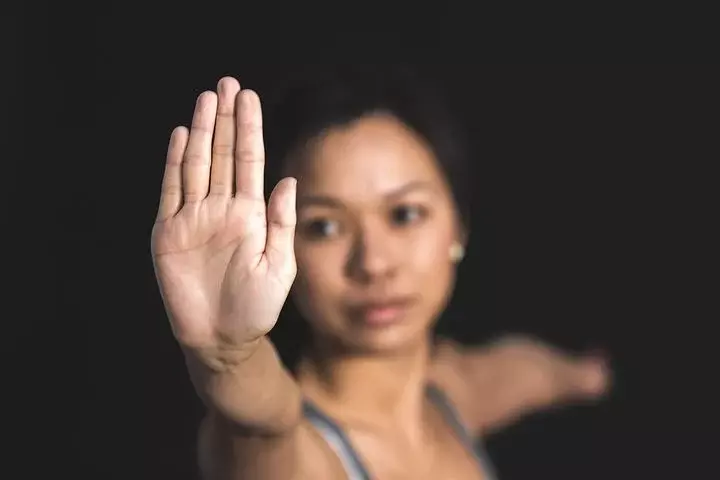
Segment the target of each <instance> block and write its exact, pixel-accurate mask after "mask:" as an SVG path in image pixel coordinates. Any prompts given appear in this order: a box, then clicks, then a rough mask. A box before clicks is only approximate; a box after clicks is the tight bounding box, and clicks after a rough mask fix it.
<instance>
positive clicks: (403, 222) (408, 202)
mask: <svg viewBox="0 0 720 480" xmlns="http://www.w3.org/2000/svg"><path fill="white" fill-rule="evenodd" d="M295 168H296V169H295V170H293V171H292V172H291V173H292V174H294V175H296V176H297V178H298V180H299V182H298V197H297V212H298V227H297V233H296V238H295V252H296V256H297V262H298V276H297V279H296V282H295V285H294V287H293V297H294V299H295V301H296V304H297V306H298V308H299V310H300V311H301V313H302V314H303V316H304V317H305V318H306V320H307V321H308V322H309V323H310V325H311V327H312V330H313V334H314V337H315V339H316V340H320V341H329V342H331V343H332V344H334V345H336V346H337V345H339V346H341V347H342V348H349V349H351V350H353V351H362V352H373V351H374V352H379V351H390V350H396V349H401V348H403V347H408V346H411V345H414V344H417V342H418V341H424V340H425V339H426V338H427V335H428V333H429V330H430V328H432V324H433V322H434V320H435V319H436V318H437V316H438V315H439V313H440V312H441V311H442V310H443V308H444V307H445V304H446V302H447V300H448V298H449V296H450V293H451V291H452V287H453V283H454V279H455V265H454V264H453V262H452V260H451V259H450V253H449V252H450V249H451V247H452V246H453V244H454V243H456V242H460V243H462V240H463V239H462V235H461V229H460V226H459V220H458V215H457V210H456V208H455V204H454V202H453V200H452V194H451V192H450V190H449V186H448V184H447V182H446V180H445V177H444V175H443V174H442V172H441V171H440V169H439V166H438V164H437V162H436V160H435V157H434V155H433V153H432V151H431V149H430V148H429V146H428V145H426V144H425V143H424V141H423V140H422V139H421V138H420V137H419V136H417V135H416V134H415V133H413V132H412V131H411V130H410V129H409V128H407V127H406V126H405V125H404V124H403V123H401V122H399V121H398V120H396V119H395V118H394V117H392V116H389V115H380V114H378V115H372V116H366V117H363V118H361V119H359V120H357V121H356V122H354V123H352V124H350V125H347V126H344V127H339V128H336V129H332V130H330V131H328V132H326V133H325V134H324V135H322V136H321V137H320V138H318V139H317V140H316V141H315V142H314V143H313V144H312V146H311V148H310V150H309V153H308V155H306V156H305V158H304V160H303V161H302V162H300V164H299V165H296V167H295Z"/></svg>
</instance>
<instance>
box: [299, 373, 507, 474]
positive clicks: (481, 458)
mask: <svg viewBox="0 0 720 480" xmlns="http://www.w3.org/2000/svg"><path fill="white" fill-rule="evenodd" d="M426 394H427V396H428V397H429V398H430V401H432V402H433V403H434V404H435V406H436V407H437V408H438V409H439V410H440V412H441V413H442V415H443V416H444V417H445V421H447V422H448V423H449V424H450V426H451V427H452V429H453V431H454V432H455V434H456V435H457V436H458V438H459V439H460V442H461V443H462V444H463V445H464V446H465V447H466V448H467V449H468V450H469V451H470V452H471V453H472V455H473V457H474V458H475V460H476V462H477V464H478V468H479V469H480V471H481V472H482V473H483V478H484V479H488V480H495V479H496V478H497V477H496V476H495V472H494V471H493V470H492V466H491V464H490V461H489V459H488V457H487V454H486V453H485V449H484V448H483V447H482V445H480V443H479V442H477V441H476V440H474V439H473V438H472V437H471V435H470V434H469V432H468V431H467V429H466V428H465V426H464V425H463V424H462V422H461V421H460V417H459V416H458V414H457V412H456V411H455V408H454V407H453V405H452V404H451V403H450V400H449V399H448V398H447V396H446V395H445V394H444V393H443V392H442V390H440V389H439V388H437V387H435V386H433V385H428V387H427V388H426ZM303 411H304V414H305V418H307V419H308V421H309V422H310V423H312V424H313V426H314V427H315V428H316V429H317V430H318V432H319V433H320V435H322V437H323V438H324V439H325V441H326V442H327V443H328V445H330V447H331V448H332V449H333V450H334V451H335V453H336V454H337V456H338V457H339V458H340V461H341V462H342V464H343V466H344V467H345V471H346V472H347V476H348V479H349V480H371V477H370V474H369V473H368V470H367V468H365V465H364V464H363V462H362V460H361V459H360V457H359V456H358V454H357V452H356V451H355V449H354V448H353V446H352V444H351V443H350V439H348V437H347V435H345V433H344V432H343V430H342V429H341V428H340V426H339V425H338V424H337V423H335V422H334V421H333V420H332V419H331V418H330V417H328V416H327V415H325V414H324V413H323V412H322V411H321V410H320V409H319V408H317V407H316V406H315V405H313V404H312V403H311V402H309V401H308V400H305V402H304V403H303Z"/></svg>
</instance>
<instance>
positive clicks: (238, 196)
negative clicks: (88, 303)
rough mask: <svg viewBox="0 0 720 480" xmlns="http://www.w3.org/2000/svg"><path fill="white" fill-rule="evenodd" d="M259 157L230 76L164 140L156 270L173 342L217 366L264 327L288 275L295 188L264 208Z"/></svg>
mask: <svg viewBox="0 0 720 480" xmlns="http://www.w3.org/2000/svg"><path fill="white" fill-rule="evenodd" d="M264 156H265V152H264V145H263V132H262V112H261V106H260V99H259V97H258V95H257V94H256V93H255V92H253V91H251V90H242V91H241V89H240V85H239V83H238V82H237V81H236V80H235V79H233V78H223V79H221V80H220V82H219V83H218V87H217V93H214V92H205V93H203V94H201V95H200V96H199V97H198V99H197V104H196V107H195V113H194V115H193V120H192V126H191V128H190V130H189V131H188V129H187V128H185V127H178V128H176V129H175V130H174V131H173V133H172V135H171V138H170V145H169V148H168V153H167V164H166V167H165V174H164V178H163V184H162V194H161V198H160V206H159V209H158V215H157V220H156V223H155V226H154V228H153V232H152V253H153V260H154V266H155V273H156V276H157V280H158V283H159V285H160V291H161V294H162V297H163V301H164V303H165V308H166V310H167V312H168V315H169V317H170V321H171V324H172V327H173V332H174V334H175V336H176V338H177V339H178V341H179V342H180V344H181V345H182V346H183V347H185V348H186V349H188V348H189V349H191V350H193V351H196V352H201V353H202V357H203V359H204V362H206V363H208V364H213V363H215V364H216V365H215V366H217V367H219V368H220V367H222V366H223V365H222V364H223V363H225V362H228V361H229V362H232V361H234V360H233V359H232V356H233V352H242V351H243V349H244V347H245V346H246V345H250V344H252V343H253V342H254V341H255V340H257V339H259V338H261V337H262V336H264V335H265V334H266V333H267V332H269V331H270V329H272V327H273V326H274V325H275V322H276V321H277V317H278V315H279V313H280V310H281V308H282V306H283V304H284V302H285V300H286V298H287V295H288V292H289V290H290V286H291V285H292V282H293V280H294V278H295V273H296V264H295V257H294V252H293V240H294V232H295V222H296V214H295V193H296V182H295V179H292V178H285V179H283V180H282V181H281V182H280V183H278V185H277V186H276V187H275V189H274V190H273V192H272V194H271V196H270V200H269V202H268V205H267V208H266V204H265V200H264V195H263V183H264V182H263V180H264V178H263V177H264V165H265V163H264V162H265V158H264ZM209 366H212V365H209Z"/></svg>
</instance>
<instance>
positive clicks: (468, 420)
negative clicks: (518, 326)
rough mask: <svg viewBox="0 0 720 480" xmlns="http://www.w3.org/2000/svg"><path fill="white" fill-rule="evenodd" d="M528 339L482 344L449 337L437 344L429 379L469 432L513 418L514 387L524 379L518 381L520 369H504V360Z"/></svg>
mask: <svg viewBox="0 0 720 480" xmlns="http://www.w3.org/2000/svg"><path fill="white" fill-rule="evenodd" d="M528 342H530V340H527V339H525V338H523V337H519V336H518V337H507V338H503V339H501V340H499V341H497V342H492V343H490V344H487V345H482V346H464V345H461V344H459V343H457V342H454V341H451V340H442V341H440V342H439V343H438V344H437V346H436V350H435V354H434V356H433V360H432V363H431V367H430V378H429V381H430V382H432V383H433V384H435V385H437V386H438V387H439V388H441V389H442V390H443V392H444V393H445V395H447V397H448V398H449V399H450V401H451V402H452V403H453V406H454V407H455V409H456V411H457V412H458V415H459V416H460V420H461V421H462V422H463V423H464V425H465V427H466V428H467V429H468V431H469V432H470V433H471V434H472V435H476V436H477V435H482V434H483V433H486V432H488V431H490V430H494V429H495V428H497V427H498V426H500V425H502V424H503V423H504V422H505V421H506V420H507V419H512V418H514V417H515V415H516V412H515V411H514V410H515V407H516V405H515V403H516V400H517V399H515V398H514V397H517V395H515V393H516V392H515V390H517V388H516V387H518V386H519V385H520V384H524V383H527V382H525V381H522V378H521V377H522V376H524V374H523V372H521V371H517V370H510V369H509V368H506V367H510V365H509V364H508V361H507V360H508V358H512V357H514V356H516V355H515V354H514V353H513V351H514V350H516V349H520V350H522V349H524V348H526V344H527V343H528ZM506 364H508V365H506ZM520 393H522V392H520ZM511 397H512V398H511Z"/></svg>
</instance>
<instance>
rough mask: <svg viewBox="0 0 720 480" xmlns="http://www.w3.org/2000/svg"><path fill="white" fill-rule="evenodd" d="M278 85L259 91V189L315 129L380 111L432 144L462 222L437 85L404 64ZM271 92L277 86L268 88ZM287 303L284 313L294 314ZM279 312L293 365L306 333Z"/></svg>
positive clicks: (456, 155) (460, 162) (332, 71)
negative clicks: (262, 163) (262, 169)
mask: <svg viewBox="0 0 720 480" xmlns="http://www.w3.org/2000/svg"><path fill="white" fill-rule="evenodd" d="M284 81H285V82H286V85H288V86H287V87H286V88H285V89H284V92H281V93H280V94H278V95H276V96H275V98H273V95H272V93H271V94H270V95H269V101H268V96H267V95H265V94H264V93H263V98H264V103H265V104H264V111H265V114H264V117H265V119H264V124H265V128H264V132H265V145H266V156H267V162H266V181H267V185H266V192H268V193H269V192H270V191H271V190H272V187H274V185H275V184H276V183H277V181H278V180H279V178H280V176H281V174H282V173H283V171H284V167H285V166H286V162H288V161H291V159H293V158H296V157H297V156H298V154H302V150H303V149H304V148H305V147H306V146H307V145H308V144H309V143H310V142H311V141H312V140H313V139H315V138H316V137H317V136H318V135H320V134H321V133H323V132H324V131H327V130H328V129H331V128H333V127H340V126H344V125H347V124H349V123H351V122H353V121H355V120H357V119H359V118H361V117H363V116H366V115H369V114H373V113H387V114H390V115H392V116H394V117H395V118H397V119H398V120H400V121H401V122H403V123H404V124H405V125H406V126H408V127H409V128H411V129H412V130H414V131H415V132H416V133H417V134H418V135H420V136H421V137H422V138H423V139H424V140H425V141H426V142H427V144H428V145H429V146H430V147H431V149H432V150H433V153H434V154H435V157H436V159H437V162H438V164H439V166H440V169H441V170H442V172H443V173H444V174H445V177H446V179H447V181H448V184H449V185H450V189H451V192H452V194H453V198H454V200H455V204H456V206H457V208H458V212H459V215H460V219H461V221H462V222H463V224H464V226H465V228H469V218H470V217H469V206H470V203H471V199H470V190H469V185H468V179H469V178H471V175H470V172H469V171H468V167H469V164H468V161H467V152H466V149H465V139H464V136H463V135H462V134H461V132H462V130H460V129H459V128H458V126H457V125H456V124H455V121H454V119H453V116H452V115H451V113H450V108H449V107H448V105H447V104H446V103H445V101H444V100H443V97H441V95H440V94H439V92H438V91H437V90H436V89H435V88H433V86H431V85H430V84H429V83H426V82H424V81H422V80H421V79H420V78H419V76H418V75H417V74H416V73H415V72H413V71H412V70H411V69H409V68H407V67H397V66H392V67H388V66H380V67H377V66H352V67H332V68H317V69H313V71H311V72H308V71H306V72H302V74H301V75H300V77H299V78H287V79H284ZM275 93H277V92H275ZM291 303H292V302H287V304H286V310H285V312H284V314H283V317H284V316H286V315H288V314H289V315H290V316H293V317H299V315H298V313H297V312H296V311H288V310H292V309H293V308H294V307H293V306H292V305H290V304H291ZM293 320H294V319H288V320H287V321H283V319H282V318H281V319H280V321H279V322H278V325H277V326H276V327H275V328H274V329H273V331H272V333H273V335H272V337H273V340H274V342H275V344H276V345H277V346H278V350H279V352H280V354H281V357H282V358H283V361H284V362H285V363H286V365H288V366H290V367H291V368H292V367H293V366H294V365H295V364H296V361H297V360H298V359H299V355H300V353H301V351H300V349H301V348H302V346H303V344H304V342H305V341H307V339H308V334H309V332H308V331H307V330H308V328H307V325H306V324H305V322H298V321H293Z"/></svg>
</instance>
